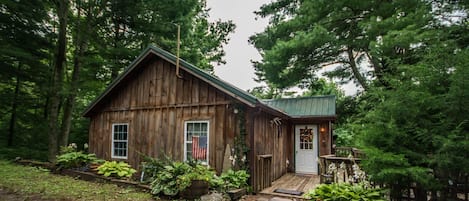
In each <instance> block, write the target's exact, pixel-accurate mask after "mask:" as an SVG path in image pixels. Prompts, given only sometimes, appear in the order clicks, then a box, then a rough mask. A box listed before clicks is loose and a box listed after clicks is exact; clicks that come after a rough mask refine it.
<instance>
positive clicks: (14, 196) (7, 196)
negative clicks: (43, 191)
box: [0, 188, 49, 201]
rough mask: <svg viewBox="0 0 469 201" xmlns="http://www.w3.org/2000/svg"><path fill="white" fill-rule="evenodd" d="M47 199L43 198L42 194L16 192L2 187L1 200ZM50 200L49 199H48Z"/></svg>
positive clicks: (0, 191) (0, 189)
mask: <svg viewBox="0 0 469 201" xmlns="http://www.w3.org/2000/svg"><path fill="white" fill-rule="evenodd" d="M7 200H8V201H30V200H31V201H32V200H34V201H46V200H47V199H42V198H41V196H40V195H21V194H18V193H15V192H11V191H9V190H8V189H4V188H0V201H7ZM47 201H49V200H47Z"/></svg>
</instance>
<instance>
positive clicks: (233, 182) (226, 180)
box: [219, 169, 249, 190]
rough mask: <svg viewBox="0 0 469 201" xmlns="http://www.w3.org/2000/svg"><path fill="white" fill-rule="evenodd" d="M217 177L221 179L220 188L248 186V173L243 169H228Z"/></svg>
mask: <svg viewBox="0 0 469 201" xmlns="http://www.w3.org/2000/svg"><path fill="white" fill-rule="evenodd" d="M219 179H220V180H221V182H222V184H221V188H222V189H224V190H229V189H238V188H245V187H247V186H248V183H247V182H248V179H249V174H248V173H247V172H246V171H245V170H238V171H234V170H231V169H230V170H228V171H226V172H223V173H222V174H221V175H220V177H219Z"/></svg>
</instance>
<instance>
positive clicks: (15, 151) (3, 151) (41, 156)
mask: <svg viewBox="0 0 469 201" xmlns="http://www.w3.org/2000/svg"><path fill="white" fill-rule="evenodd" d="M16 157H20V158H23V159H33V160H38V161H47V150H40V149H39V150H32V149H31V148H29V147H0V159H8V160H13V159H15V158H16Z"/></svg>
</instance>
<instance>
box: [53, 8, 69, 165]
mask: <svg viewBox="0 0 469 201" xmlns="http://www.w3.org/2000/svg"><path fill="white" fill-rule="evenodd" d="M55 5H56V7H57V17H58V19H59V32H58V41H57V54H56V59H55V66H54V74H53V77H54V78H53V80H52V86H51V96H50V97H51V98H50V107H49V140H48V150H49V153H48V159H49V161H51V162H55V159H56V155H57V153H58V139H57V138H58V133H59V124H60V122H59V121H58V119H59V107H60V102H61V91H62V88H63V76H64V68H65V65H66V57H65V53H66V51H67V13H68V0H57V1H55Z"/></svg>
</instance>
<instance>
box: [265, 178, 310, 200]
mask: <svg viewBox="0 0 469 201" xmlns="http://www.w3.org/2000/svg"><path fill="white" fill-rule="evenodd" d="M318 185H319V175H302V174H295V173H287V174H285V175H283V176H282V177H280V178H279V179H277V180H275V181H274V182H272V186H270V187H268V188H266V189H264V190H262V191H261V192H260V193H259V194H261V195H268V196H279V197H285V198H296V199H303V196H302V195H301V196H297V195H290V194H284V193H276V192H274V191H275V189H285V190H293V191H301V192H303V194H304V193H307V192H308V191H309V190H311V189H314V188H316V186H318Z"/></svg>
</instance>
